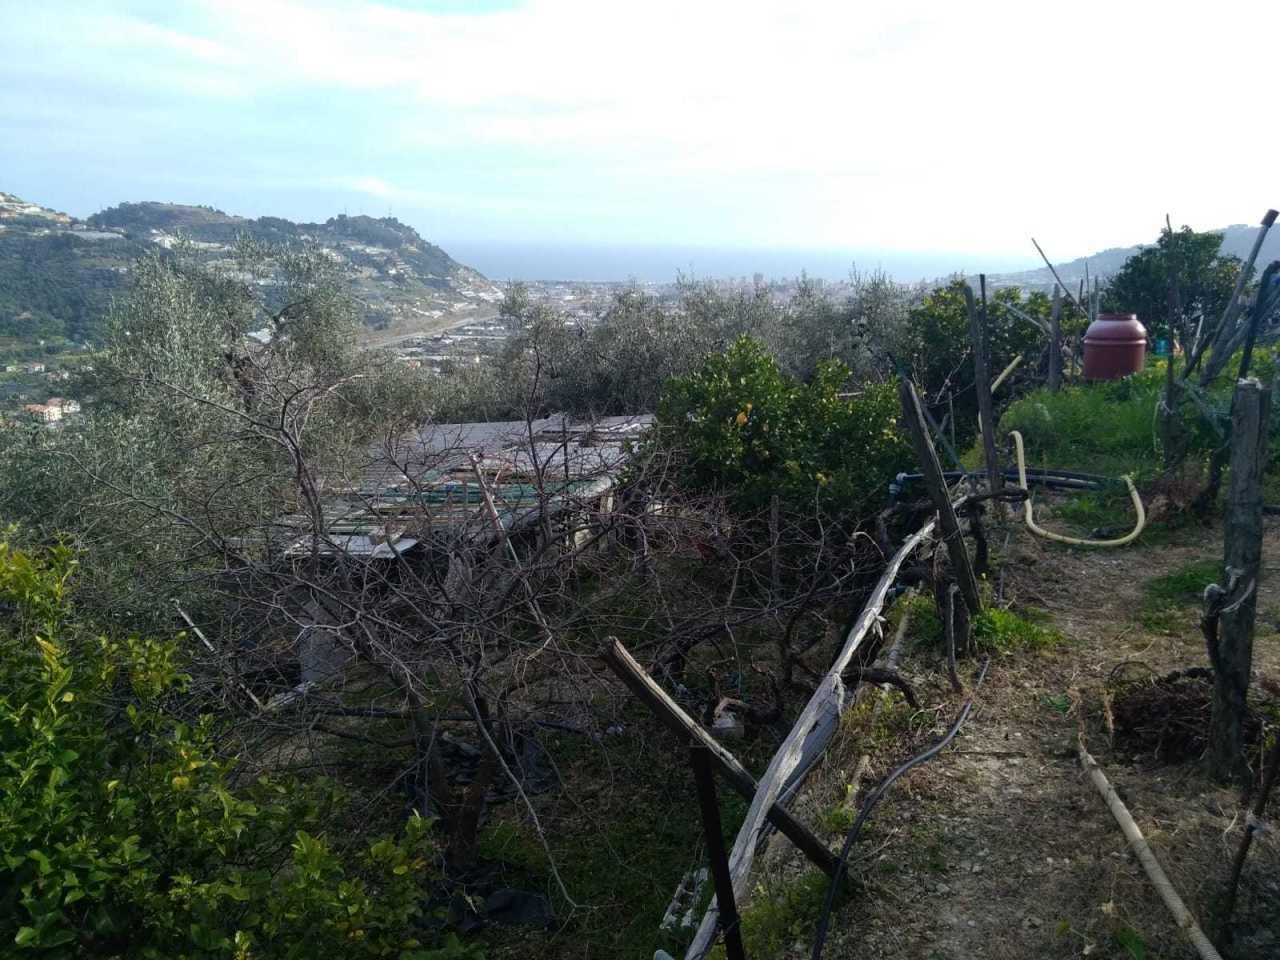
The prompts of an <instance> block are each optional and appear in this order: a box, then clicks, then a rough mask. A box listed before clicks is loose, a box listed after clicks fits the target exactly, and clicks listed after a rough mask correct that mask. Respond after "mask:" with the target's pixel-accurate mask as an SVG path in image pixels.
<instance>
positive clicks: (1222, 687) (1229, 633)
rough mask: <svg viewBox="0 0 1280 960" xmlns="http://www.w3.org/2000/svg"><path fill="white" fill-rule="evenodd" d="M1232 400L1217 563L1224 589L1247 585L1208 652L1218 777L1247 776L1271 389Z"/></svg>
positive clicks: (1255, 389) (1250, 383)
mask: <svg viewBox="0 0 1280 960" xmlns="http://www.w3.org/2000/svg"><path fill="white" fill-rule="evenodd" d="M1232 406H1233V409H1232V416H1231V486H1230V489H1229V490H1228V493H1227V512H1226V524H1225V526H1226V537H1225V543H1224V546H1223V558H1222V562H1223V566H1224V567H1225V574H1226V579H1227V583H1226V584H1225V586H1226V588H1227V590H1228V591H1231V590H1232V589H1233V587H1235V586H1236V585H1237V584H1239V585H1244V586H1245V587H1246V589H1245V591H1244V594H1243V596H1241V598H1240V600H1239V601H1237V602H1234V603H1232V604H1230V605H1229V606H1227V607H1226V608H1225V609H1224V610H1223V611H1222V619H1221V632H1220V635H1219V636H1220V639H1219V640H1218V642H1217V643H1216V644H1214V645H1211V647H1210V650H1209V654H1210V658H1211V659H1212V660H1213V667H1214V670H1213V677H1214V689H1213V712H1212V717H1211V719H1210V721H1209V770H1210V773H1211V774H1212V775H1213V776H1215V777H1217V778H1218V779H1220V780H1231V779H1237V780H1242V781H1243V780H1246V779H1247V778H1248V776H1249V761H1248V756H1247V754H1246V752H1245V744H1244V722H1245V714H1246V711H1247V698H1248V691H1249V678H1250V673H1251V672H1252V670H1253V625H1254V620H1255V619H1256V616H1257V606H1258V578H1259V576H1260V575H1261V572H1262V563H1261V560H1262V470H1263V467H1264V466H1265V465H1266V461H1267V433H1268V425H1269V422H1270V419H1271V391H1270V390H1269V389H1268V388H1266V387H1264V386H1263V385H1262V384H1261V383H1259V382H1258V381H1257V380H1255V379H1252V378H1250V379H1247V380H1241V381H1239V382H1238V383H1237V384H1236V392H1235V399H1234V401H1233V404H1232ZM1249 584H1252V586H1251V587H1249V586H1248V585H1249ZM1214 646H1216V648H1217V649H1216V651H1215V650H1214ZM1215 653H1216V655H1215Z"/></svg>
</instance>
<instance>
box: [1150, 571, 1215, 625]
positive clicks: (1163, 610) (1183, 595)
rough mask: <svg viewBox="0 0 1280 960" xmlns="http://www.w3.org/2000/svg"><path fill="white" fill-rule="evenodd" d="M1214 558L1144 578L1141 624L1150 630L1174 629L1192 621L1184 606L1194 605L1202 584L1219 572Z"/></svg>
mask: <svg viewBox="0 0 1280 960" xmlns="http://www.w3.org/2000/svg"><path fill="white" fill-rule="evenodd" d="M1221 566H1222V565H1221V564H1220V563H1219V562H1218V561H1217V560H1196V561H1194V562H1192V563H1189V564H1187V565H1186V566H1184V567H1181V568H1180V569H1178V570H1174V571H1172V572H1170V573H1166V574H1165V575H1164V576H1161V577H1155V578H1153V579H1151V580H1148V581H1147V582H1146V583H1145V584H1143V587H1142V606H1141V608H1140V610H1139V612H1138V618H1139V621H1140V622H1141V623H1142V626H1143V627H1145V628H1146V629H1147V630H1150V631H1152V632H1153V633H1177V632H1179V631H1180V630H1181V629H1183V628H1185V627H1186V626H1187V625H1188V624H1194V623H1195V615H1194V613H1193V612H1192V611H1190V610H1188V609H1187V608H1188V607H1192V606H1195V605H1196V604H1198V603H1199V602H1200V599H1201V597H1202V596H1203V595H1204V588H1205V587H1207V586H1208V585H1209V584H1210V583H1212V582H1214V580H1216V579H1218V578H1219V576H1220V574H1221Z"/></svg>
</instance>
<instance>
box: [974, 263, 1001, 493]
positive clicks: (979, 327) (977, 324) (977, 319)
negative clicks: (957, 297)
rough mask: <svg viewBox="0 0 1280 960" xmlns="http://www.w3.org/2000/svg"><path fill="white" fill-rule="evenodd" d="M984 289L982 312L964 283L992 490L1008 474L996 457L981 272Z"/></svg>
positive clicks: (976, 386)
mask: <svg viewBox="0 0 1280 960" xmlns="http://www.w3.org/2000/svg"><path fill="white" fill-rule="evenodd" d="M978 283H979V284H980V286H981V289H982V313H981V314H979V313H978V310H977V309H976V308H975V306H974V302H973V290H972V289H971V288H970V287H969V285H968V284H967V283H966V284H965V285H964V303H965V307H966V309H968V311H969V339H970V340H971V341H972V342H973V377H974V383H973V388H974V390H976V391H977V394H978V416H979V417H980V418H981V420H982V452H983V458H984V459H985V460H986V462H987V486H988V488H989V489H990V490H991V492H992V493H998V492H999V491H1001V490H1002V489H1004V476H1003V474H1001V473H1000V461H999V459H998V458H997V457H996V418H995V413H994V410H993V408H992V405H991V374H990V372H989V371H988V370H987V277H986V274H981V273H980V274H978Z"/></svg>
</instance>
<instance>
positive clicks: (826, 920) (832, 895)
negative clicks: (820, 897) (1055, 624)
mask: <svg viewBox="0 0 1280 960" xmlns="http://www.w3.org/2000/svg"><path fill="white" fill-rule="evenodd" d="M990 665H991V658H990V657H987V658H986V659H985V660H983V661H982V669H981V670H980V671H979V672H978V679H977V681H976V682H975V683H974V685H973V692H972V693H971V694H969V699H967V700H966V701H965V702H964V706H963V707H961V708H960V715H959V716H958V717H956V722H955V723H953V724H952V725H951V729H950V730H948V731H947V734H946V736H944V737H943V738H942V739H941V740H939V741H938V742H937V743H935V744H934V745H933V746H932V747H930V748H929V749H928V750H926V751H925V752H924V753H921V754H919V755H917V756H914V757H912V758H911V759H910V760H908V761H907V762H906V763H904V764H903V765H902V766H900V767H898V769H897V770H894V771H893V773H891V774H889V775H888V776H887V777H885V778H884V780H882V781H881V782H880V785H879V786H878V787H876V788H875V790H873V791H871V793H870V794H869V795H868V796H867V799H866V802H865V803H863V805H862V810H861V811H860V812H859V813H858V819H857V820H855V821H854V824H853V827H852V829H850V830H849V834H848V836H846V837H845V838H844V846H843V847H842V848H841V849H840V857H839V860H838V862H837V863H836V872H835V875H834V876H833V877H832V878H831V886H830V887H829V888H828V889H827V900H826V903H824V904H823V905H822V913H821V914H820V915H819V917H818V932H817V935H816V936H815V937H814V941H813V954H812V957H811V960H821V958H822V948H823V946H824V945H825V944H826V942H827V928H828V926H829V925H830V923H831V911H832V910H833V909H834V908H835V902H836V897H837V896H838V894H839V892H840V881H841V880H843V879H844V875H845V873H846V871H847V870H848V867H849V852H850V851H851V850H852V849H853V845H854V843H855V842H856V841H857V839H858V834H859V833H861V832H862V825H863V823H865V822H866V819H867V816H868V815H869V814H870V813H871V808H872V807H874V806H875V805H876V804H877V803H879V802H880V800H881V798H882V797H883V796H884V795H885V793H886V792H887V791H888V789H889V787H891V786H892V785H893V782H894V781H895V780H897V779H898V778H899V777H900V776H902V775H903V774H904V773H906V772H907V771H908V770H910V769H911V768H912V767H916V766H919V765H920V764H922V763H925V762H926V761H929V760H932V759H933V758H934V757H936V756H937V755H938V754H939V753H941V752H942V751H943V749H945V748H946V746H947V744H949V743H950V742H951V741H952V740H954V739H955V736H956V734H957V733H959V732H960V728H961V727H962V726H964V722H965V721H966V720H967V719H969V713H970V712H971V711H972V710H973V698H974V697H976V696H977V695H978V690H979V689H980V688H981V687H982V681H983V680H985V679H986V678H987V667H989V666H990Z"/></svg>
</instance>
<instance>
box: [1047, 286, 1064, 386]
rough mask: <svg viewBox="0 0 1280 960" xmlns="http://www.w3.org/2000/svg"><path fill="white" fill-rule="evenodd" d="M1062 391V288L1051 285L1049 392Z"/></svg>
mask: <svg viewBox="0 0 1280 960" xmlns="http://www.w3.org/2000/svg"><path fill="white" fill-rule="evenodd" d="M1061 389H1062V288H1061V287H1059V286H1058V285H1057V284H1056V283H1055V284H1054V285H1053V309H1052V310H1051V311H1050V313H1049V391H1050V392H1051V393H1057V392H1058V391H1059V390H1061Z"/></svg>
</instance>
